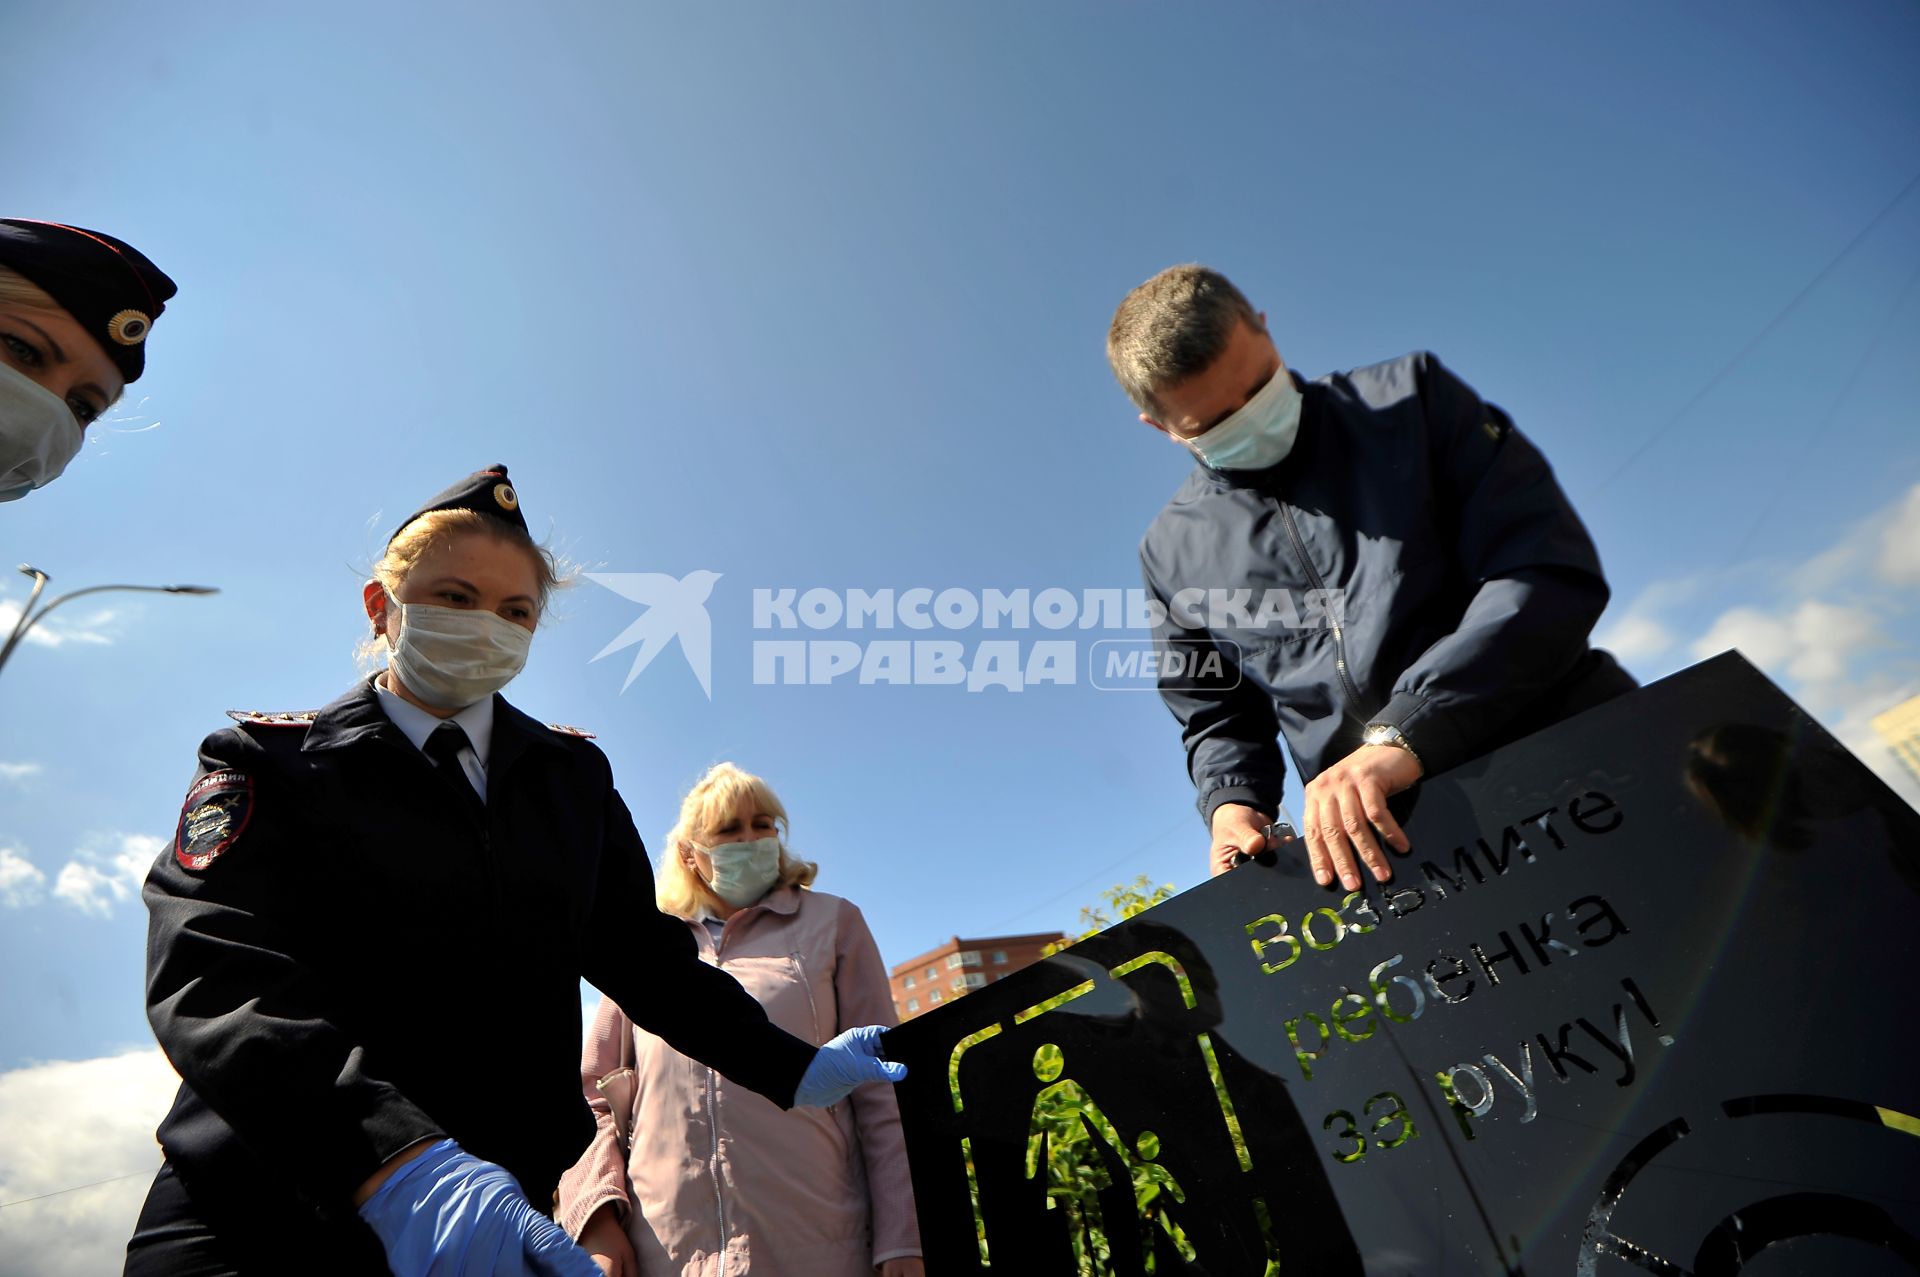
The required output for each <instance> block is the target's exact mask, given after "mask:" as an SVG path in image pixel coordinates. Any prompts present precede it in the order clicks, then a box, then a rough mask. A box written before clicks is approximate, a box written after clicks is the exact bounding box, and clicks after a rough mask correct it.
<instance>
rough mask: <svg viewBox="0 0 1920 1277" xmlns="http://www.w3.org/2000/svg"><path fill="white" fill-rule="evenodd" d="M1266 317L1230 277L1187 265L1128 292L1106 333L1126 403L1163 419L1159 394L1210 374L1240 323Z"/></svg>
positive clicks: (1253, 323)
mask: <svg viewBox="0 0 1920 1277" xmlns="http://www.w3.org/2000/svg"><path fill="white" fill-rule="evenodd" d="M1242 321H1245V323H1246V324H1247V325H1248V326H1249V327H1251V328H1254V329H1256V330H1258V329H1259V328H1260V326H1261V324H1260V315H1259V313H1258V312H1257V311H1255V310H1254V308H1253V306H1252V305H1251V304H1249V303H1248V301H1247V299H1246V298H1245V297H1244V296H1243V295H1242V294H1241V292H1240V290H1239V289H1237V288H1235V287H1234V286H1233V284H1232V282H1231V281H1229V280H1228V279H1227V277H1226V276H1225V275H1222V274H1221V273H1220V272H1219V271H1217V270H1211V269H1209V268H1208V267H1205V266H1201V265H1198V264H1196V263H1192V262H1189V263H1188V264H1187V265H1185V266H1169V267H1168V268H1167V269H1165V270H1163V271H1161V272H1160V273H1159V274H1158V275H1155V276H1154V277H1153V278H1152V279H1150V280H1148V281H1147V282H1146V283H1144V284H1142V285H1140V286H1139V287H1138V288H1136V289H1134V290H1133V291H1132V292H1130V293H1128V294H1127V296H1126V299H1125V300H1124V301H1122V302H1121V303H1120V309H1118V310H1116V311H1114V312H1113V325H1112V326H1111V327H1110V328H1108V329H1107V362H1108V363H1109V364H1111V365H1112V366H1113V375H1114V376H1115V377H1117V378H1119V380H1120V388H1121V389H1122V390H1124V391H1126V392H1127V398H1129V399H1131V400H1133V402H1134V403H1136V404H1138V405H1140V410H1141V411H1142V412H1145V413H1148V414H1150V415H1154V416H1158V415H1159V414H1160V412H1161V411H1162V409H1161V407H1160V402H1159V394H1160V392H1161V391H1162V390H1165V389H1166V388H1167V387H1169V386H1177V385H1179V384H1180V383H1181V382H1183V381H1185V380H1187V379H1188V378H1189V377H1195V376H1198V375H1199V374H1200V373H1203V372H1205V371H1206V370H1207V367H1208V366H1209V365H1210V364H1212V363H1213V361H1214V360H1216V359H1218V358H1219V357H1220V354H1221V352H1222V351H1224V350H1225V349H1226V348H1227V338H1229V337H1230V336H1232V335H1233V329H1234V325H1235V324H1237V323H1240V322H1242Z"/></svg>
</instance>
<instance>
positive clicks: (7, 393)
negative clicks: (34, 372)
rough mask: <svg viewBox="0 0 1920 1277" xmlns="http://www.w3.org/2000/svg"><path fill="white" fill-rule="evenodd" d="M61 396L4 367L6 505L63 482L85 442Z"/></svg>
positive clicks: (1, 481) (0, 419)
mask: <svg viewBox="0 0 1920 1277" xmlns="http://www.w3.org/2000/svg"><path fill="white" fill-rule="evenodd" d="M82 438H83V436H82V434H81V431H80V423H79V422H78V421H76V420H75V419H74V416H73V409H71V408H69V407H67V405H66V404H64V403H62V402H61V400H60V396H59V395H56V394H54V393H53V392H52V391H51V390H48V389H47V388H46V387H45V386H43V385H41V384H40V383H39V382H37V381H35V380H34V379H33V378H31V377H29V376H27V375H26V374H25V373H23V372H21V371H20V370H19V369H17V368H10V367H8V366H7V365H5V364H0V501H17V500H19V499H20V498H21V497H24V496H26V495H27V493H29V492H32V491H33V490H34V489H35V488H44V487H46V486H47V485H48V484H49V483H52V482H53V481H54V480H55V479H58V478H59V477H60V472H61V471H62V470H65V469H66V468H67V463H68V462H69V461H72V460H73V458H74V456H75V454H77V453H78V452H79V451H80V444H81V441H82Z"/></svg>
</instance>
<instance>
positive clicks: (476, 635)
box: [387, 599, 533, 709]
mask: <svg viewBox="0 0 1920 1277" xmlns="http://www.w3.org/2000/svg"><path fill="white" fill-rule="evenodd" d="M387 607H388V609H389V612H388V614H389V616H391V614H392V609H393V608H395V607H398V608H399V609H400V636H399V638H397V639H395V640H393V655H392V656H391V658H390V660H389V664H390V667H391V668H392V670H393V672H394V673H395V674H397V675H398V676H399V678H400V681H401V683H403V684H404V685H405V686H406V689H407V690H408V691H409V692H412V693H413V694H414V695H415V696H418V697H419V698H420V699H421V700H423V701H425V702H426V703H427V704H429V705H432V706H434V707H436V708H438V709H465V708H466V707H467V706H469V705H472V704H474V703H475V702H476V701H482V700H485V699H486V698H487V697H489V696H491V695H493V694H494V693H495V692H497V691H499V690H500V689H501V688H503V687H505V686H506V685H507V684H508V683H511V682H512V681H513V676H514V675H515V674H518V673H519V672H520V667H521V666H523V665H525V664H526V663H527V649H528V648H529V647H531V646H532V645H533V632H532V631H531V630H528V629H526V628H525V627H524V626H519V625H515V624H514V623H513V622H512V621H509V620H507V619H506V618H505V617H503V616H498V615H495V614H494V613H492V612H481V611H478V610H475V609H471V608H458V607H435V606H433V605H431V604H428V603H395V602H394V601H393V600H392V599H389V600H388V602H387Z"/></svg>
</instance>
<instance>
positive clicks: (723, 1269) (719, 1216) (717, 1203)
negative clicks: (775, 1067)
mask: <svg viewBox="0 0 1920 1277" xmlns="http://www.w3.org/2000/svg"><path fill="white" fill-rule="evenodd" d="M705 925H706V924H705V923H702V924H701V926H702V927H703V928H704V927H705ZM725 939H726V928H725V927H722V928H721V930H720V939H719V940H715V941H714V943H713V965H714V968H715V969H716V970H720V971H724V970H726V964H725V963H724V962H722V961H721V959H720V944H721V941H723V940H725ZM713 1079H714V1072H713V1068H712V1066H710V1065H709V1066H707V1140H708V1142H709V1145H710V1148H711V1159H710V1160H709V1161H708V1163H707V1169H708V1171H709V1172H710V1173H711V1174H712V1175H713V1214H714V1219H715V1220H716V1221H717V1222H718V1223H719V1225H720V1246H719V1254H720V1271H719V1274H718V1277H727V1199H726V1197H725V1195H724V1194H723V1193H722V1192H721V1191H720V1088H719V1086H718V1084H716V1083H715V1082H714V1080H713Z"/></svg>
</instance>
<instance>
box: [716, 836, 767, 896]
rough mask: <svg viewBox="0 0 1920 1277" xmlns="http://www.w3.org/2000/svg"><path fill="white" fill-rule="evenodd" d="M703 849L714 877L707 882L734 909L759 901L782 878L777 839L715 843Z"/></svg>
mask: <svg viewBox="0 0 1920 1277" xmlns="http://www.w3.org/2000/svg"><path fill="white" fill-rule="evenodd" d="M702 850H704V851H705V852H706V853H707V858H708V859H709V860H711V861H713V879H712V881H710V882H709V883H707V885H708V886H709V887H711V888H713V894H714V895H716V896H718V897H720V898H721V899H722V900H724V901H726V902H727V903H728V904H730V905H732V906H733V907H734V908H735V909H745V908H746V907H747V906H748V905H750V904H754V903H756V902H758V901H759V899H760V897H762V896H764V895H766V894H767V892H769V891H771V890H772V889H773V884H774V883H776V882H778V881H779V880H780V840H779V839H778V838H755V839H754V840H753V841H752V842H722V843H715V844H714V845H713V846H711V847H706V848H702Z"/></svg>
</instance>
